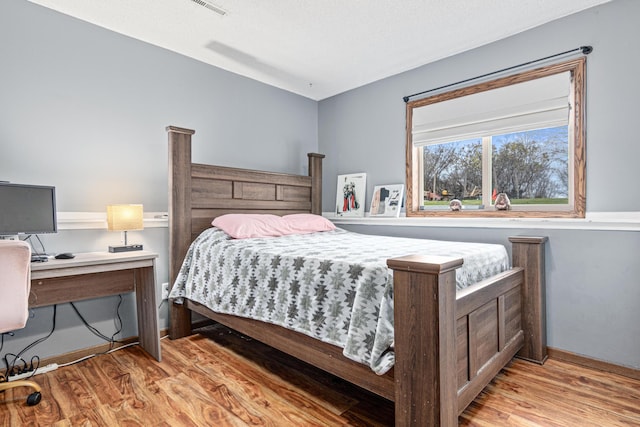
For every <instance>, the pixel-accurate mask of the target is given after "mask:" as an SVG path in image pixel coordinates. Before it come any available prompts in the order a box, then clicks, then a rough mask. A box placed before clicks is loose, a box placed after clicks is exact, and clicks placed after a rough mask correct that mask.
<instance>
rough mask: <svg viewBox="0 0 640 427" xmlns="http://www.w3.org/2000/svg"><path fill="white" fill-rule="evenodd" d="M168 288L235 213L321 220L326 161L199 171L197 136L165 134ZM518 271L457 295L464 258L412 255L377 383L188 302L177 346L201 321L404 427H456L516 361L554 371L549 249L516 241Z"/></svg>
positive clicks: (173, 321) (393, 265)
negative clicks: (348, 391)
mask: <svg viewBox="0 0 640 427" xmlns="http://www.w3.org/2000/svg"><path fill="white" fill-rule="evenodd" d="M167 131H168V139H169V228H170V232H169V279H170V283H172V284H173V283H174V282H175V280H176V278H177V277H178V274H179V272H180V269H181V266H182V264H183V260H184V259H185V256H186V255H187V253H188V252H189V248H190V246H191V244H192V242H193V241H194V240H195V239H196V238H198V236H200V235H201V233H202V232H203V231H205V230H207V229H209V228H210V227H211V221H212V220H213V219H214V218H217V217H220V216H222V215H225V214H230V213H270V214H275V215H287V214H295V213H312V214H321V194H322V159H323V158H324V156H323V155H321V154H314V153H310V154H309V155H308V160H309V175H308V176H301V175H294V174H284V173H275V172H263V171H256V170H246V169H238V168H230V167H222V166H214V165H205V164H196V163H192V162H191V140H192V135H193V134H194V131H193V130H189V129H183V128H179V127H174V126H169V127H168V128H167ZM509 240H510V242H511V262H510V265H511V267H510V268H508V269H507V270H505V271H501V272H500V273H498V274H495V275H493V276H491V277H489V278H486V279H484V280H481V281H480V282H478V283H474V284H472V285H470V286H468V287H465V288H464V289H462V290H458V291H457V290H456V271H457V270H458V269H459V268H460V267H461V266H462V264H463V260H462V258H460V257H457V256H438V255H424V254H423V255H418V254H406V255H403V256H396V257H393V258H390V259H387V261H386V264H387V266H388V268H389V269H391V270H392V272H393V306H394V309H393V321H394V337H393V340H394V345H393V350H394V363H393V367H392V368H391V369H389V370H386V371H385V373H384V374H382V375H379V374H377V373H376V372H374V371H373V370H372V369H371V367H370V366H367V365H366V364H363V363H360V362H356V361H354V360H352V359H351V358H348V357H345V356H344V355H343V349H342V348H340V347H339V346H336V345H334V344H331V343H327V342H323V341H320V340H318V339H315V338H312V337H311V336H308V335H306V334H303V333H300V332H296V331H293V330H290V329H286V328H284V327H282V326H278V325H275V324H272V323H267V322H261V321H257V320H252V319H248V318H245V317H239V316H235V315H232V314H223V313H219V312H214V311H213V310H211V309H209V308H207V307H206V306H204V305H203V304H201V303H199V302H197V301H195V300H190V299H184V300H181V301H178V300H172V301H171V303H170V329H169V334H170V337H171V338H172V339H176V338H180V337H184V336H187V335H189V334H191V333H192V332H191V326H192V324H191V313H192V312H195V313H198V314H200V315H203V316H205V317H207V318H209V319H212V320H213V321H215V322H218V323H221V324H223V325H225V326H227V327H230V328H232V329H234V330H236V331H238V332H240V333H242V334H245V335H247V336H249V337H252V338H254V339H256V340H259V341H261V342H263V343H265V344H268V345H270V346H272V347H274V348H277V349H279V350H281V351H284V352H285V353H288V354H290V355H292V356H294V357H296V358H298V359H301V360H303V361H305V362H307V363H310V364H312V365H314V366H317V367H319V368H321V369H323V370H325V371H327V372H329V373H331V374H334V375H336V376H338V377H341V378H343V379H345V380H347V381H349V382H352V383H354V384H356V385H358V386H360V387H362V388H364V389H367V390H369V391H371V392H374V393H376V394H378V395H380V396H382V397H385V398H387V399H390V400H392V401H394V402H395V408H396V409H395V411H396V415H395V417H396V420H395V421H396V425H398V426H405V425H419V426H425V425H433V426H435V425H457V417H458V415H459V414H460V413H461V412H462V411H463V410H464V409H465V408H466V407H467V405H468V404H469V403H471V401H472V400H473V399H474V398H475V397H476V396H477V395H478V393H480V391H481V390H482V389H483V388H484V387H485V386H486V385H487V384H488V383H489V382H490V381H491V379H492V378H493V377H494V376H495V375H496V374H497V373H498V372H499V371H500V369H502V367H504V366H505V365H506V364H507V363H508V362H509V361H510V360H511V359H512V358H513V357H514V356H515V355H517V356H518V357H521V358H524V359H527V360H530V361H533V362H537V363H544V361H545V359H546V356H547V354H546V351H547V350H546V334H545V329H546V325H545V295H544V270H545V268H544V247H545V242H546V240H547V239H546V238H545V237H533V236H514V237H511V238H509Z"/></svg>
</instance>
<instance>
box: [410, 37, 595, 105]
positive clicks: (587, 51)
mask: <svg viewBox="0 0 640 427" xmlns="http://www.w3.org/2000/svg"><path fill="white" fill-rule="evenodd" d="M577 51H581V52H582V54H583V55H588V54H590V53H591V52H593V47H591V46H580V47H578V48H575V49H571V50H567V51H566V52H560V53H556V54H555V55H549V56H545V57H544V58H540V59H535V60H533V61H528V62H523V63H522V64H518V65H513V66H511V67H507V68H503V69H502V70H498V71H492V72H490V73H486V74H482V75H479V76H475V77H471V78H468V79H464V80H460V81H459V82H455V83H449V84H446V85H444V86H440V87H436V88H433V89H429V90H425V91H422V92H418V93H414V94H413V95H408V96H403V97H402V99H403V100H404V102H409V99H411V98H413V97H414V96H419V95H424V94H427V93H430V92H435V91H438V90H441V89H447V88H449V87H451V86H457V85H460V84H463V83H469V82H471V81H473V80H478V79H482V78H484V77H489V76H492V75H494V74H499V73H503V72H505V71H511V70H513V69H515V68H520V67H526V66H527V65H531V64H535V63H537V62H542V61H546V60H547V59H552V58H556V57H558V56H562V55H567V54H569V53H573V52H577Z"/></svg>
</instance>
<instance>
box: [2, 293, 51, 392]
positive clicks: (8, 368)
mask: <svg viewBox="0 0 640 427" xmlns="http://www.w3.org/2000/svg"><path fill="white" fill-rule="evenodd" d="M57 313H58V305H57V304H54V305H53V322H52V327H51V331H50V332H49V333H48V334H47V335H46V336H44V337H42V338H38V339H37V340H35V341H34V342H32V343H31V344H29V345H28V346H26V347H25V348H23V349H22V350H21V351H20V352H19V353H18V354H13V353H7V354H5V355H4V357H3V358H2V359H3V360H4V365H5V374H4V376H3V377H4V378H3V381H9V377H10V376H11V375H19V374H23V373H26V372H34V373H35V371H36V369H38V367H39V366H40V357H39V356H33V357H32V358H31V362H30V363H28V362H27V361H26V360H24V359H23V358H22V355H23V354H24V353H26V352H27V351H29V350H30V349H32V348H33V347H35V346H36V345H38V344H40V343H41V342H43V341H45V340H47V339H48V338H49V337H50V336H51V335H53V331H55V330H56V317H57ZM2 347H4V334H2V345H1V346H0V351H1V350H2ZM10 356H13V360H12V361H11V362H9V357H10ZM34 360H35V363H36V364H35V365H34ZM19 361H20V362H21V363H20V365H22V366H21V367H20V366H17V364H18V362H19Z"/></svg>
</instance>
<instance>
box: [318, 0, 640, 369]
mask: <svg viewBox="0 0 640 427" xmlns="http://www.w3.org/2000/svg"><path fill="white" fill-rule="evenodd" d="M638 16H640V2H638V1H636V0H614V1H613V2H611V3H608V4H605V5H603V6H600V7H597V8H594V9H590V10H587V11H584V12H582V13H579V14H576V15H573V16H569V17H566V18H564V19H560V20H558V21H555V22H552V23H549V24H546V25H544V26H541V27H539V28H535V29H532V30H529V31H526V32H524V33H521V34H519V35H516V36H514V37H510V38H508V39H504V40H501V41H499V42H496V43H493V44H490V45H487V46H484V47H482V48H478V49H474V50H472V51H469V52H466V53H463V54H460V55H457V56H454V57H451V58H447V59H444V60H441V61H438V62H436V63H433V64H429V65H426V66H423V67H420V68H417V69H415V70H412V71H409V72H406V73H403V74H400V75H396V76H393V77H390V78H387V79H384V80H380V81H378V82H375V83H373V84H370V85H367V86H363V87H361V88H358V89H355V90H352V91H349V92H346V93H343V94H340V95H337V96H334V97H332V98H329V99H326V100H323V101H321V102H320V104H319V111H318V115H319V119H318V123H319V124H318V131H319V150H320V152H321V153H325V154H326V155H327V159H326V162H325V169H324V173H325V175H324V182H323V185H324V202H323V210H324V211H326V212H331V211H333V209H334V206H333V204H334V202H335V197H336V196H335V191H336V176H337V175H338V174H344V173H350V172H367V187H368V189H367V201H366V206H369V204H370V200H371V199H370V197H371V194H372V189H373V186H374V185H379V184H393V183H403V182H404V181H405V157H404V156H405V104H404V102H403V100H402V97H403V96H405V95H410V94H412V93H417V92H420V91H423V90H427V89H431V88H435V87H438V86H441V85H445V84H448V83H452V82H456V81H460V80H463V79H466V78H470V77H473V76H476V75H480V74H484V73H488V72H491V71H495V70H498V69H502V68H505V67H509V66H512V65H516V64H519V63H522V62H526V61H530V60H533V59H536V58H541V57H544V56H548V55H552V54H555V53H558V52H563V51H566V50H570V49H573V48H576V47H579V46H582V45H592V46H593V48H594V51H593V53H592V54H591V55H589V56H588V58H587V106H586V109H587V119H586V124H587V210H588V211H589V212H615V211H617V212H634V211H640V197H639V196H640V191H638V186H637V184H636V183H637V178H636V176H637V163H638V159H639V158H640V144H639V143H638V130H637V115H638V96H639V95H640V80H638V79H637V78H636V77H635V76H636V75H637V70H638V69H640V57H638V56H637V55H635V54H634V53H633V49H634V47H635V46H634V44H635V43H636V41H637V40H639V39H640V27H639V26H638V22H637V18H638ZM425 42H426V43H437V42H438V41H437V40H428V41H425ZM344 227H345V228H348V229H352V230H355V231H360V232H364V233H377V234H389V235H404V236H415V237H433V238H442V239H450V240H474V241H475V240H477V241H498V242H500V243H504V244H507V243H508V242H507V239H506V237H507V236H508V235H511V234H530V235H547V236H549V245H548V249H547V256H548V265H547V289H548V295H547V304H548V305H547V309H548V335H549V345H550V346H552V347H555V348H559V349H562V350H566V351H570V352H574V353H578V354H582V355H586V356H589V357H593V358H597V359H601V360H605V361H610V362H613V363H617V364H621V365H626V366H631V367H635V368H640V339H639V338H638V337H640V310H638V305H639V303H640V286H638V285H639V280H640V279H638V278H639V277H640V263H639V262H638V253H640V235H639V234H638V233H637V232H623V231H587V230H582V231H580V230H549V229H545V228H544V227H543V226H541V229H539V230H505V229H470V228H447V229H437V228H432V227H430V228H420V227H397V226H366V225H357V226H355V225H353V226H350V225H345V226H344Z"/></svg>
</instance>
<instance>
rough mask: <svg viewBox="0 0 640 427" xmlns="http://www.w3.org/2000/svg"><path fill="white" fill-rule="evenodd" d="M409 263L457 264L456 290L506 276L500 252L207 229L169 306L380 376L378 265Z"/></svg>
mask: <svg viewBox="0 0 640 427" xmlns="http://www.w3.org/2000/svg"><path fill="white" fill-rule="evenodd" d="M410 254H421V255H443V256H455V257H460V258H463V260H464V264H463V265H462V267H460V268H459V269H458V270H457V271H456V281H457V287H458V289H462V288H464V287H466V286H469V285H471V284H474V283H476V282H479V281H481V280H483V279H485V278H487V277H490V276H492V275H495V274H497V273H500V272H502V271H505V270H507V269H508V268H509V259H508V255H507V251H506V249H505V248H504V247H503V246H501V245H493V244H480V243H461V242H445V241H436V240H423V239H411V238H398V237H387V236H372V235H364V234H358V233H353V232H349V231H346V230H342V229H336V230H333V231H325V232H318V233H312V234H299V235H290V236H283V237H269V238H253V239H232V238H231V237H229V236H228V235H227V234H226V233H224V232H223V231H222V230H220V229H217V228H215V227H214V228H210V229H208V230H205V231H204V232H203V233H202V234H201V235H200V236H199V237H198V238H197V239H196V240H195V241H194V242H193V243H192V245H191V247H190V248H189V251H188V253H187V256H186V257H185V260H184V262H183V264H182V267H181V269H180V272H179V274H178V277H177V279H176V283H175V284H174V286H173V288H172V291H171V295H170V297H171V298H177V299H178V301H181V299H182V298H187V299H189V300H192V301H196V302H198V303H200V304H203V305H205V306H206V307H208V308H210V309H211V310H213V311H215V312H219V313H226V314H233V315H236V316H242V317H248V318H252V319H256V320H260V321H264V322H270V323H273V324H276V325H280V326H283V327H286V328H289V329H292V330H295V331H298V332H301V333H304V334H306V335H309V336H311V337H314V338H317V339H319V340H322V341H324V342H327V343H330V344H333V345H336V346H339V347H341V348H342V349H343V353H344V355H345V356H346V357H348V358H350V359H352V360H355V361H357V362H360V363H363V364H365V365H368V366H370V367H371V369H372V370H373V371H374V372H376V373H378V374H380V375H381V374H384V373H385V372H387V371H388V370H389V369H390V368H391V367H392V366H393V363H394V353H393V274H392V271H391V270H390V269H388V268H387V266H386V260H387V259H388V258H393V257H398V256H404V255H410Z"/></svg>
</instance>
